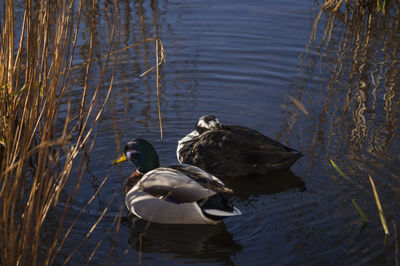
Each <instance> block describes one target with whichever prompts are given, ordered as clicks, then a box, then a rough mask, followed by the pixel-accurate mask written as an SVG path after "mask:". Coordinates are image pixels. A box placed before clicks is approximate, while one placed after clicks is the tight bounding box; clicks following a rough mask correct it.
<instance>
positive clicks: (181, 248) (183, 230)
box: [127, 214, 243, 265]
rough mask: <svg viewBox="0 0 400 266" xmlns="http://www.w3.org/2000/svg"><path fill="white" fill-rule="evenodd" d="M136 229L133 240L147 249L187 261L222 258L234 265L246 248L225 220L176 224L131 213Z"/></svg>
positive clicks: (132, 234)
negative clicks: (236, 256) (154, 220)
mask: <svg viewBox="0 0 400 266" xmlns="http://www.w3.org/2000/svg"><path fill="white" fill-rule="evenodd" d="M127 221H128V222H129V225H130V227H131V229H132V231H131V236H130V237H129V240H128V241H129V244H130V245H131V246H132V247H133V248H135V249H137V250H138V252H144V253H159V254H168V257H172V258H178V259H181V260H183V261H182V262H184V263H190V262H199V260H200V261H204V262H208V263H210V262H219V263H221V262H222V263H223V264H226V265H233V262H232V260H231V258H232V257H233V256H234V255H236V254H237V253H239V252H241V251H242V250H243V246H242V245H241V244H239V243H237V242H236V241H235V240H234V239H233V236H232V234H231V233H229V232H228V230H227V228H226V226H225V224H224V223H220V224H217V225H184V224H181V225H173V224H156V223H149V222H146V221H144V220H142V219H139V218H138V217H136V216H135V215H133V214H129V215H128V216H127Z"/></svg>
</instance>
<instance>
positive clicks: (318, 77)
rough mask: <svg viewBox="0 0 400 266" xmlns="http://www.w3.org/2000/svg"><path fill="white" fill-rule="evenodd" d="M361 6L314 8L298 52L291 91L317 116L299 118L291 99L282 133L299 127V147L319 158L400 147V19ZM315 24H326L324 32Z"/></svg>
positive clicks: (389, 151) (389, 152)
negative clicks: (308, 35)
mask: <svg viewBox="0 0 400 266" xmlns="http://www.w3.org/2000/svg"><path fill="white" fill-rule="evenodd" d="M358 11H359V10H357V9H347V8H346V9H345V10H344V11H343V12H342V13H340V12H339V13H338V14H336V15H334V14H329V13H327V12H322V11H321V12H320V13H318V14H317V16H316V19H315V21H314V28H313V33H312V34H311V38H310V41H309V43H308V45H307V47H306V51H305V52H304V53H303V54H301V56H300V58H301V62H300V63H299V65H298V72H299V73H298V76H299V79H300V80H299V81H296V83H297V84H299V85H298V86H292V87H291V89H289V90H288V95H289V96H290V97H293V98H295V99H297V100H299V101H301V102H303V104H304V105H305V106H306V108H307V109H309V110H311V112H310V113H311V114H312V115H309V116H307V117H305V116H302V113H301V112H300V111H299V110H298V109H297V107H296V105H295V104H294V103H293V102H292V101H289V103H288V106H289V107H288V109H287V110H286V111H285V112H286V118H285V122H284V126H283V127H282V132H281V133H280V136H281V137H283V138H285V139H286V138H287V137H288V136H289V135H290V134H291V132H292V130H293V128H294V127H296V132H305V133H304V134H306V135H304V136H302V138H303V141H306V142H307V144H304V142H303V145H307V147H306V148H304V149H303V148H301V149H303V150H307V151H308V153H309V155H310V156H311V158H312V161H314V162H317V161H319V160H318V158H324V159H325V160H327V159H329V157H330V156H332V154H343V153H344V154H346V155H350V156H356V157H357V156H358V155H359V154H360V153H365V152H368V153H371V154H376V153H380V154H381V153H382V152H383V153H385V154H386V155H387V156H389V157H390V156H393V155H394V154H396V153H397V152H398V144H396V143H397V142H396V139H395V136H396V133H397V132H398V128H399V126H398V115H399V109H398V106H399V96H398V93H399V91H398V86H397V87H396V85H395V84H398V83H399V81H398V80H399V74H400V68H399V67H398V62H399V61H398V56H399V51H398V50H399V49H398V46H399V44H400V31H398V30H397V29H398V25H399V22H400V19H399V17H398V16H373V15H371V14H368V13H366V12H358ZM396 12H398V11H396ZM322 16H326V17H324V18H322ZM318 27H324V31H323V32H324V33H323V35H322V36H319V35H317V32H318V31H317V29H318ZM389 36H390V37H389ZM290 97H288V100H289V99H290ZM298 127H303V130H301V129H300V130H299V128H298ZM307 135H311V136H312V137H311V138H309V137H308V136H307ZM393 145H395V146H393ZM396 147H397V148H396Z"/></svg>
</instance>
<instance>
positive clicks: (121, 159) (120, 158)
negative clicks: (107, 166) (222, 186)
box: [112, 154, 128, 164]
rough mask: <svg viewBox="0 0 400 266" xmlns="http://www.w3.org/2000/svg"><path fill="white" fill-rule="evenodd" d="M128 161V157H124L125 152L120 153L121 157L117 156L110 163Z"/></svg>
mask: <svg viewBox="0 0 400 266" xmlns="http://www.w3.org/2000/svg"><path fill="white" fill-rule="evenodd" d="M125 161H128V158H126V156H125V154H122V156H121V157H119V158H118V159H116V160H114V161H113V162H112V163H113V164H118V163H122V162H125Z"/></svg>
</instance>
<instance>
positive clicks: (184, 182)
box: [137, 167, 216, 203]
mask: <svg viewBox="0 0 400 266" xmlns="http://www.w3.org/2000/svg"><path fill="white" fill-rule="evenodd" d="M211 183H212V182H211ZM137 186H138V189H139V190H140V191H143V192H145V193H148V194H150V195H152V196H154V197H157V198H162V199H167V200H170V201H174V202H176V203H184V202H197V201H199V200H203V199H206V198H209V197H211V196H213V195H215V194H216V192H215V191H214V190H212V189H211V186H210V187H206V186H203V185H201V184H200V183H198V182H197V181H196V180H194V179H192V178H190V177H189V176H188V175H187V174H186V173H185V172H182V171H179V170H177V169H174V168H170V167H160V168H157V169H154V170H152V171H150V172H148V173H146V174H145V175H144V176H143V178H142V179H141V180H140V181H139V182H138V184H137Z"/></svg>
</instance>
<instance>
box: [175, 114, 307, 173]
mask: <svg viewBox="0 0 400 266" xmlns="http://www.w3.org/2000/svg"><path fill="white" fill-rule="evenodd" d="M176 155H177V158H178V161H179V162H180V163H188V164H192V165H196V166H198V167H200V168H202V169H204V170H205V171H207V172H209V173H211V174H213V175H216V176H218V177H235V176H247V175H249V174H266V173H268V172H273V171H280V170H286V169H289V168H290V167H291V166H292V165H293V164H294V163H295V162H296V161H297V159H299V158H300V157H301V156H302V154H301V153H300V152H298V151H296V150H294V149H292V148H289V147H287V146H285V145H283V144H281V143H279V142H277V141H275V140H273V139H271V138H269V137H267V136H264V135H263V134H261V133H260V132H258V131H256V130H253V129H250V128H247V127H242V126H224V125H222V124H221V122H220V121H219V120H218V119H217V118H216V117H215V116H213V115H204V116H202V117H200V119H199V121H198V122H197V124H196V126H195V130H194V131H192V132H191V133H189V134H188V135H187V136H185V137H184V138H182V139H181V140H179V141H178V147H177V149H176Z"/></svg>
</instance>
